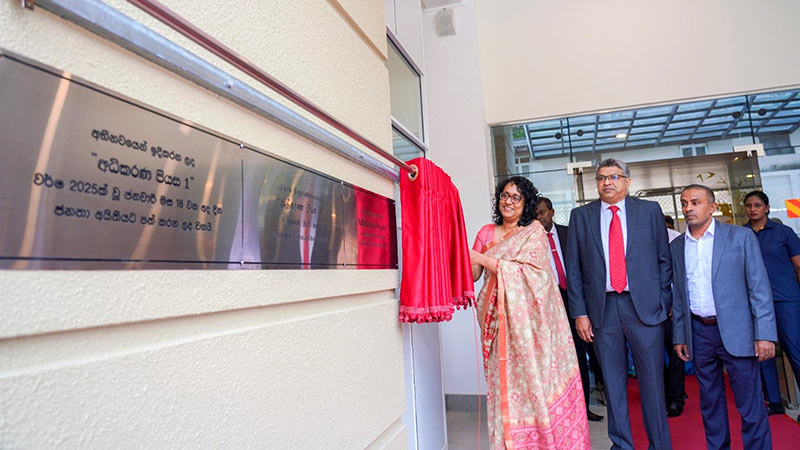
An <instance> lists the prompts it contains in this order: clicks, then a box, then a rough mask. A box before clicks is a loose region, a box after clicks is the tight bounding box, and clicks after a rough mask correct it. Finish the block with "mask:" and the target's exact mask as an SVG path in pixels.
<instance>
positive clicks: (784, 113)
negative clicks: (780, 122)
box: [775, 109, 800, 117]
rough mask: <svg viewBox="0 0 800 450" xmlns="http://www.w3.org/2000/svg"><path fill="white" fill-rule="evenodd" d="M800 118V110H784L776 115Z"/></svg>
mask: <svg viewBox="0 0 800 450" xmlns="http://www.w3.org/2000/svg"><path fill="white" fill-rule="evenodd" d="M787 116H800V109H784V110H783V111H778V112H776V113H775V117H787Z"/></svg>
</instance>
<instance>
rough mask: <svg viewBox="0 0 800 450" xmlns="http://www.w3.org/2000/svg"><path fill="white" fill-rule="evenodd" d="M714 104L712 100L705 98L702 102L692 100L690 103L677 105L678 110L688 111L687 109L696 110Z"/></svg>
mask: <svg viewBox="0 0 800 450" xmlns="http://www.w3.org/2000/svg"><path fill="white" fill-rule="evenodd" d="M713 104H714V101H713V100H707V101H702V102H692V103H684V104H682V105H678V112H679V113H682V112H688V111H698V110H701V109H708V108H710V107H711V105H713Z"/></svg>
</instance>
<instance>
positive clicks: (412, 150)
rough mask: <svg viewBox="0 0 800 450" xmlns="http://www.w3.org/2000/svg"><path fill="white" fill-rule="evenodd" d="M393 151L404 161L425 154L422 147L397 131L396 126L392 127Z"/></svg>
mask: <svg viewBox="0 0 800 450" xmlns="http://www.w3.org/2000/svg"><path fill="white" fill-rule="evenodd" d="M392 152H393V153H394V155H395V156H397V157H398V158H400V159H402V160H403V161H408V160H409V159H414V158H417V157H420V156H424V155H425V153H424V152H423V151H422V149H420V148H419V147H417V146H416V145H414V144H412V143H411V141H409V140H408V139H406V138H405V136H403V135H402V134H400V133H399V132H397V130H395V129H394V128H392Z"/></svg>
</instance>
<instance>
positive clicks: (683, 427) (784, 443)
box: [628, 375, 800, 450]
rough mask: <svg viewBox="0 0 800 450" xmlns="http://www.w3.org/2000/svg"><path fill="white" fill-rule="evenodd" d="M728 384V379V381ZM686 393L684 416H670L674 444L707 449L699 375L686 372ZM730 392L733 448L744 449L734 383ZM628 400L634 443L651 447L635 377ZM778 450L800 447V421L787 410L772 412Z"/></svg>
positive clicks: (683, 448) (685, 448) (630, 382)
mask: <svg viewBox="0 0 800 450" xmlns="http://www.w3.org/2000/svg"><path fill="white" fill-rule="evenodd" d="M726 384H727V383H726ZM686 393H687V394H688V395H689V398H688V399H687V400H686V405H685V407H684V408H683V414H681V415H680V417H672V418H669V419H668V420H669V431H670V436H671V437H672V447H673V448H675V449H680V450H694V449H697V450H705V449H706V437H705V431H704V429H703V419H702V417H701V416H700V400H699V398H700V397H699V389H698V386H697V379H696V378H695V377H694V376H689V375H687V376H686ZM727 393H728V420H729V423H730V427H731V448H732V449H742V426H741V419H740V417H739V412H738V411H737V410H736V405H735V404H734V402H733V393H732V392H731V388H730V385H728V386H727ZM628 403H629V405H630V415H631V428H632V431H633V444H634V446H635V447H636V448H637V449H646V448H647V435H646V434H645V432H644V424H643V423H642V400H641V396H640V395H639V385H638V384H637V383H636V380H635V379H632V378H629V379H628ZM769 426H770V429H771V431H772V448H773V449H774V450H796V449H798V448H800V424H798V423H797V422H795V421H794V420H792V419H791V418H789V416H787V415H785V414H781V415H775V416H769Z"/></svg>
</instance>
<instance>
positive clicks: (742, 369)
mask: <svg viewBox="0 0 800 450" xmlns="http://www.w3.org/2000/svg"><path fill="white" fill-rule="evenodd" d="M716 209H717V203H716V201H715V199H714V192H713V191H712V190H711V189H709V188H708V187H706V186H701V185H697V184H693V185H689V186H687V187H685V188H684V189H683V191H682V192H681V210H682V211H683V216H684V219H685V221H686V224H687V225H688V230H687V232H686V233H684V236H683V237H678V238H677V239H675V240H674V241H672V244H670V247H671V250H672V269H673V274H674V276H675V278H674V287H673V294H674V301H673V305H672V316H673V332H674V333H673V334H674V336H673V339H674V342H675V352H676V353H677V354H678V356H679V357H680V358H681V359H683V360H684V361H689V359H690V358H691V359H692V361H693V362H694V367H695V373H696V374H697V383H698V384H699V385H700V412H701V413H702V415H703V425H704V426H705V430H706V445H707V446H708V448H709V449H727V448H730V446H731V435H730V429H729V427H728V412H727V402H726V400H725V379H724V376H723V369H722V368H723V366H724V367H725V370H727V372H728V378H729V380H730V383H731V389H732V390H733V395H734V397H735V399H736V409H738V410H739V414H741V416H742V442H743V444H744V448H746V449H748V450H758V449H764V450H766V449H771V448H772V437H771V435H770V430H769V422H768V421H767V411H766V408H765V407H764V403H763V402H762V401H761V377H760V371H759V364H758V362H759V361H764V360H767V359H769V358H772V357H774V356H775V344H774V342H775V341H777V339H778V332H777V328H776V326H775V312H774V309H773V304H772V292H771V290H770V286H769V278H768V277H767V270H766V268H765V267H764V261H763V260H762V258H761V250H760V248H759V245H758V240H757V239H756V236H755V234H754V233H753V232H752V231H750V230H748V229H747V228H744V227H739V226H735V225H728V224H725V223H723V222H718V221H716V220H714V218H713V217H712V214H713V213H714V211H716Z"/></svg>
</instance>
